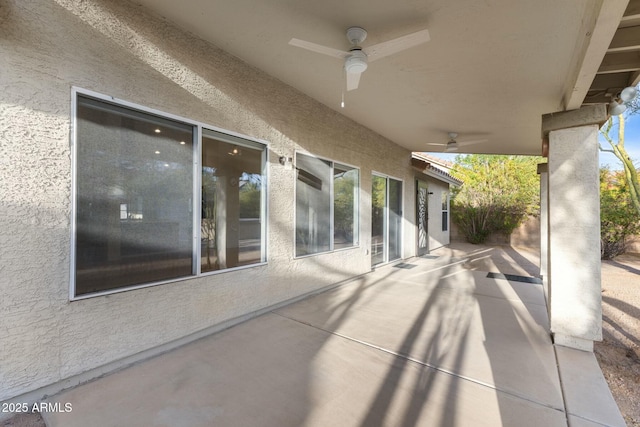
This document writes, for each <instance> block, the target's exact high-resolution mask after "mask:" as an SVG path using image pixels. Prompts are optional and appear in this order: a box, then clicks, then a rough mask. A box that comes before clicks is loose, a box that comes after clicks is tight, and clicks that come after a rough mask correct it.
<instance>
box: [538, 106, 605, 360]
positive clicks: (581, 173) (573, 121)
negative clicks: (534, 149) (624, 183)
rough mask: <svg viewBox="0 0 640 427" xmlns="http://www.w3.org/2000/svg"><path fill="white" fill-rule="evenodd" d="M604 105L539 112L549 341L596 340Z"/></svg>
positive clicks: (588, 346)
mask: <svg viewBox="0 0 640 427" xmlns="http://www.w3.org/2000/svg"><path fill="white" fill-rule="evenodd" d="M606 118H607V116H606V108H605V107H604V106H590V107H583V108H581V109H580V110H573V111H568V112H562V113H554V114H550V115H545V116H543V120H542V128H543V137H545V136H548V146H549V162H548V185H549V187H548V190H549V191H548V214H549V229H548V232H549V246H548V252H549V261H548V265H547V271H548V275H549V316H550V323H551V333H552V334H553V339H554V343H555V344H557V345H563V346H568V347H573V348H577V349H581V350H586V351H593V341H596V340H598V341H599V340H601V339H602V299H601V298H602V297H601V282H600V276H601V274H600V194H599V191H600V186H599V167H598V130H599V128H600V124H601V123H603V122H604V121H605V120H606Z"/></svg>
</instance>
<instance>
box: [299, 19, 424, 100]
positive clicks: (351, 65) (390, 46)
mask: <svg viewBox="0 0 640 427" xmlns="http://www.w3.org/2000/svg"><path fill="white" fill-rule="evenodd" d="M366 38H367V31H366V30H365V29H364V28H361V27H350V28H349V29H347V39H348V40H349V42H350V43H351V48H350V49H349V50H348V51H344V50H339V49H334V48H332V47H327V46H322V45H319V44H316V43H312V42H308V41H305V40H299V39H295V38H293V39H291V40H290V41H289V44H290V45H292V46H297V47H301V48H303V49H307V50H310V51H312V52H316V53H322V54H323V55H328V56H333V57H334V58H339V59H344V70H345V73H346V75H347V90H348V91H349V90H354V89H357V88H358V84H359V83H360V76H361V75H362V73H363V72H364V71H365V70H366V69H367V66H368V63H369V62H373V61H376V60H378V59H381V58H385V57H387V56H390V55H393V54H394V53H398V52H400V51H403V50H405V49H409V48H411V47H414V46H417V45H419V44H422V43H426V42H428V41H429V40H430V37H429V31H428V30H420V31H417V32H415V33H411V34H407V35H405V36H402V37H398V38H395V39H392V40H387V41H386V42H382V43H378V44H375V45H373V46H369V47H365V48H363V47H360V45H361V44H362V42H363V41H364V40H365V39H366Z"/></svg>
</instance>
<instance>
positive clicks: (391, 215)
mask: <svg viewBox="0 0 640 427" xmlns="http://www.w3.org/2000/svg"><path fill="white" fill-rule="evenodd" d="M371 187H372V188H371V265H372V266H375V265H378V264H384V263H387V262H391V261H394V260H396V259H399V258H400V257H401V256H402V181H400V180H397V179H393V178H390V177H388V176H383V175H373V179H372V185H371Z"/></svg>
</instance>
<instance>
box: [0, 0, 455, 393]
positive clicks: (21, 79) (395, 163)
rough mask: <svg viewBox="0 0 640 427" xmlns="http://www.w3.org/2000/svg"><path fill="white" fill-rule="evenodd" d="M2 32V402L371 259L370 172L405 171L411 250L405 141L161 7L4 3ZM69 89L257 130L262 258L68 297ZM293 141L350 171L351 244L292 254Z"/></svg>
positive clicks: (318, 284)
mask: <svg viewBox="0 0 640 427" xmlns="http://www.w3.org/2000/svg"><path fill="white" fill-rule="evenodd" d="M0 37H1V38H2V40H3V42H2V43H1V44H0V57H2V69H1V71H0V86H1V87H2V91H1V92H0V162H1V163H2V166H1V167H0V192H1V197H2V198H1V200H2V204H1V207H0V209H1V212H0V218H1V219H0V221H1V225H0V242H2V243H1V246H0V292H1V293H2V298H0V313H1V315H0V316H1V318H0V322H1V323H0V343H1V344H0V385H1V387H0V401H3V400H7V399H11V398H15V397H16V396H20V395H22V394H24V393H28V392H32V391H33V390H37V389H40V388H42V387H45V386H47V385H50V384H54V383H61V382H63V381H64V380H65V379H67V378H70V377H73V376H76V375H80V374H82V373H83V372H86V371H90V370H92V369H97V368H99V367H100V366H103V365H106V364H109V363H112V362H114V361H118V360H123V359H124V358H127V357H131V356H134V355H136V354H141V353H140V352H144V351H147V350H149V349H152V348H156V347H157V346H160V345H163V344H166V343H168V342H172V341H175V340H179V339H182V338H183V337H187V336H190V335H191V334H195V333H198V332H199V331H204V330H207V328H211V327H212V326H214V325H220V324H224V323H223V322H228V321H232V320H233V319H238V318H240V317H241V316H245V315H247V314H248V313H253V312H256V311H259V310H261V309H264V308H266V307H270V306H273V305H275V304H278V303H281V302H283V301H287V300H290V299H292V298H296V297H298V296H301V295H304V294H307V293H310V292H314V291H316V290H319V289H322V288H324V287H326V286H328V285H331V284H333V283H337V282H339V281H341V280H344V279H346V278H349V277H353V276H355V275H359V274H362V273H365V272H368V271H370V269H371V258H370V254H369V247H370V234H371V233H370V229H371V224H370V212H371V209H370V206H371V204H370V189H371V174H372V171H376V172H380V173H387V174H389V175H391V176H394V177H397V178H400V179H402V180H403V183H404V188H403V192H404V203H403V204H404V209H403V211H404V220H403V221H404V227H403V236H404V243H403V254H402V255H403V257H404V258H406V257H410V256H413V255H415V246H416V245H415V242H416V241H415V226H414V222H415V221H414V218H415V173H414V171H413V170H412V168H411V165H410V157H411V156H410V152H408V151H407V150H405V149H403V148H401V147H399V146H398V145H396V144H394V143H393V142H391V141H389V140H386V139H384V138H383V137H381V136H380V135H378V134H376V133H374V132H372V131H370V130H368V129H367V128H365V127H363V126H360V125H358V124H357V123H355V122H353V121H351V120H349V119H347V118H345V117H344V116H342V115H340V114H338V113H336V112H335V111H333V110H331V109H329V108H327V107H326V106H324V105H321V104H319V103H317V102H316V101H313V100H312V99H310V98H309V97H307V96H305V95H303V94H301V93H300V92H298V91H296V90H294V89H292V88H290V87H288V86H286V85H284V84H282V83H281V82H279V81H277V80H275V79H273V78H271V77H270V76H268V75H265V74H264V73H262V72H260V71H259V70H256V69H254V68H251V67H249V66H247V65H246V64H245V63H243V62H242V61H240V60H239V59H237V58H234V57H232V56H230V55H228V54H226V53H225V52H223V51H221V50H220V49H218V48H216V47H214V46H212V45H210V44H207V43H205V42H203V41H201V40H199V39H197V38H195V37H193V36H191V35H190V34H188V33H186V32H184V31H183V30H180V29H178V28H177V27H175V26H173V25H171V24H169V23H167V22H166V21H164V20H163V19H162V18H160V17H158V16H154V15H150V14H149V13H147V12H146V11H145V10H144V9H142V8H140V7H137V6H134V5H132V4H130V3H128V2H124V1H109V0H88V1H82V2H79V1H72V0H56V1H50V0H34V1H22V0H8V1H6V2H3V3H2V5H1V6H0ZM72 87H79V88H82V89H86V90H90V91H95V92H98V93H101V94H104V95H108V96H113V97H115V98H117V99H122V100H126V101H128V102H131V103H135V104H140V105H143V106H146V107H148V108H152V109H156V110H159V111H163V112H167V113H170V114H173V115H177V116H181V117H186V118H189V119H192V120H197V121H200V122H203V123H207V124H210V125H212V126H216V127H218V128H222V129H226V130H229V131H232V132H237V133H240V134H244V135H248V136H250V137H253V138H258V139H260V140H265V141H268V143H269V145H268V154H269V161H268V169H269V170H268V214H269V218H268V238H267V244H268V246H267V254H268V262H267V264H266V265H262V266H258V267H253V268H248V269H243V270H239V271H232V272H226V273H222V274H217V275H213V276H207V277H199V278H192V279H187V280H183V281H179V282H175V283H171V284H166V285H159V286H154V287H150V288H145V289H139V290H134V291H129V292H122V293H117V294H113V295H108V296H101V297H95V298H89V299H85V300H80V301H73V302H70V301H69V283H70V265H71V260H70V253H71V231H70V224H71V194H72V159H71V149H70V141H71V135H70V132H71V131H70V127H71V126H70V125H71V115H72V112H71V107H72V99H71V98H72ZM296 150H300V151H303V152H308V153H312V154H314V155H317V156H321V157H324V158H328V159H331V160H335V161H337V162H341V163H345V164H349V165H354V166H357V167H358V168H360V188H361V192H360V224H359V225H360V245H359V246H358V247H355V248H353V249H348V250H341V251H337V252H333V253H326V254H321V255H316V256H310V257H305V258H300V259H295V258H294V255H293V254H294V248H293V242H294V209H293V194H294V183H295V178H294V174H293V172H292V171H291V170H287V169H285V168H283V167H282V166H280V165H279V163H278V157H279V156H281V155H285V156H287V157H292V156H293V153H294V152H295V151H296ZM436 200H437V203H436V204H435V205H439V204H440V199H439V198H437V199H436ZM438 241H439V243H441V244H446V243H447V242H445V241H442V240H441V239H440V238H438Z"/></svg>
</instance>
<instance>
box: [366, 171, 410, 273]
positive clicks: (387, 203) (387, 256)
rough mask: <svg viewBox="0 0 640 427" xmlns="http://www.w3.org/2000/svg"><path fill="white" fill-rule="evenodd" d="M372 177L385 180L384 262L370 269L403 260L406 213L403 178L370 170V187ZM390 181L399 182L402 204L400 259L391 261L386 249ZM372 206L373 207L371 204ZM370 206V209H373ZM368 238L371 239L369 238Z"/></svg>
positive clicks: (387, 241)
mask: <svg viewBox="0 0 640 427" xmlns="http://www.w3.org/2000/svg"><path fill="white" fill-rule="evenodd" d="M374 176H377V177H379V178H384V179H385V180H386V190H385V206H384V210H385V223H386V226H385V230H384V232H385V239H386V241H385V249H384V261H382V262H380V263H377V264H372V265H371V268H372V269H374V268H377V267H380V266H383V265H388V264H390V263H393V262H397V261H398V260H403V259H405V249H404V245H405V238H404V237H405V236H404V230H405V225H404V222H405V219H406V217H405V212H406V210H405V208H406V206H405V203H406V200H405V199H406V197H405V190H406V188H405V180H404V179H403V178H398V177H396V176H393V175H389V174H387V173H383V172H378V171H376V170H372V171H371V183H372V185H373V177H374ZM390 179H392V180H394V181H397V182H400V184H401V193H400V196H401V197H402V203H401V204H400V205H401V207H400V209H401V214H400V218H401V220H400V230H399V233H400V257H399V258H395V259H392V260H389V248H388V245H389V241H390V239H389V212H388V211H389V180H390ZM372 197H373V196H372ZM372 205H373V203H372ZM372 205H371V206H370V209H372V208H373V206H372ZM370 238H371V239H372V238H373V237H372V236H370ZM369 246H371V245H369ZM369 250H370V251H371V247H370V248H369Z"/></svg>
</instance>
